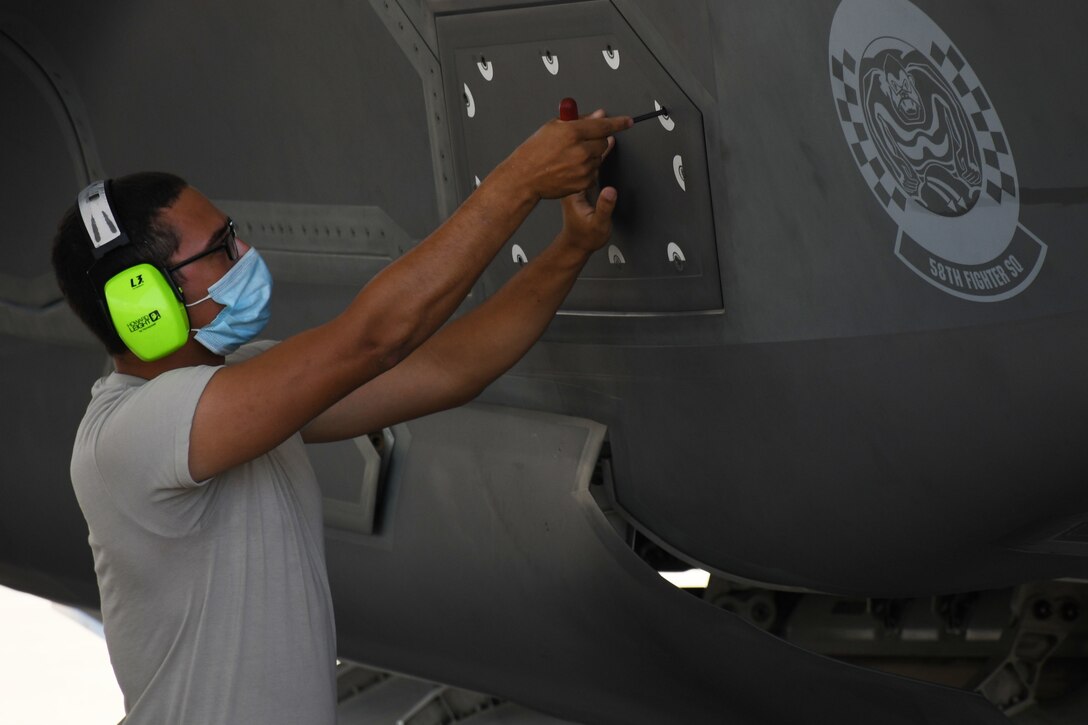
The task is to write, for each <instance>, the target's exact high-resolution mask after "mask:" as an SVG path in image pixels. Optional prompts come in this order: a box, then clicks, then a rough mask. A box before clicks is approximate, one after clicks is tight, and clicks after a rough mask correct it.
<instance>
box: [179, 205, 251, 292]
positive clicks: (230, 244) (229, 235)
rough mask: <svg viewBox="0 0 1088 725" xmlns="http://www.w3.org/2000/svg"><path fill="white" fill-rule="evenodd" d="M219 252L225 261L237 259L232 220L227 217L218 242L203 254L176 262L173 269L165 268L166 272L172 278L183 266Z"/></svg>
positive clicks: (236, 244) (236, 245)
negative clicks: (222, 252) (224, 254)
mask: <svg viewBox="0 0 1088 725" xmlns="http://www.w3.org/2000/svg"><path fill="white" fill-rule="evenodd" d="M220 250H223V251H226V253H227V259H229V260H230V261H232V262H233V261H234V260H236V259H238V235H237V233H236V232H235V230H234V220H233V219H231V218H230V217H227V226H226V228H225V229H223V231H222V232H221V233H220V235H219V241H218V242H216V243H215V244H213V245H211V246H210V247H208V248H207V249H205V250H204V251H203V252H200V253H199V254H194V255H193V256H191V257H189V258H188V259H185V260H182V261H181V262H178V263H177V264H175V265H174V266H173V267H167V269H166V271H167V273H168V274H169V275H170V277H171V278H173V276H174V272H177V271H178V270H179V269H181V268H182V267H184V266H185V265H187V264H192V263H193V262H195V261H197V260H198V259H203V258H204V257H207V256H208V255H209V254H215V253H216V252H218V251H220Z"/></svg>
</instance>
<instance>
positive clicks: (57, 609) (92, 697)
mask: <svg viewBox="0 0 1088 725" xmlns="http://www.w3.org/2000/svg"><path fill="white" fill-rule="evenodd" d="M124 714H125V711H124V704H123V701H122V699H121V691H120V690H119V689H118V687H117V681H116V680H115V679H114V677H113V669H112V668H111V667H110V660H109V655H108V654H107V653H106V641H105V640H104V639H103V638H102V634H101V626H100V625H99V624H98V623H97V622H96V621H94V620H93V619H92V618H90V617H88V616H87V615H85V614H83V613H82V612H80V611H78V610H75V609H71V608H68V607H64V606H61V605H59V604H54V603H52V602H50V601H48V600H46V599H40V598H38V597H35V596H32V595H30V594H23V593H22V592H17V591H15V590H13V589H8V588H5V587H0V725H54V724H56V725H60V724H61V723H64V725H73V724H75V725H84V724H86V725H99V724H101V725H116V723H117V722H118V721H119V720H120V719H121V718H122V717H123V716H124Z"/></svg>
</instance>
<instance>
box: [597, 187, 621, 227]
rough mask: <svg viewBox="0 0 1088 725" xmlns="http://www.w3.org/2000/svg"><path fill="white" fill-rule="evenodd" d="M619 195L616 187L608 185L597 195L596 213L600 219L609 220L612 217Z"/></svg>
mask: <svg viewBox="0 0 1088 725" xmlns="http://www.w3.org/2000/svg"><path fill="white" fill-rule="evenodd" d="M618 196H619V194H618V192H617V191H616V189H615V187H612V186H606V187H604V188H603V189H601V193H600V194H598V195H597V208H596V210H595V214H596V216H597V217H598V219H599V220H600V219H604V220H608V219H611V218H612V210H613V209H615V208H616V198H617V197H618Z"/></svg>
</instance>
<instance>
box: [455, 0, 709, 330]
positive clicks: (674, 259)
mask: <svg viewBox="0 0 1088 725" xmlns="http://www.w3.org/2000/svg"><path fill="white" fill-rule="evenodd" d="M436 24H437V28H438V38H439V48H440V52H441V57H442V68H443V82H444V85H445V92H446V100H447V106H448V109H447V114H448V117H449V119H450V122H451V124H450V125H451V128H452V135H453V139H452V144H453V153H454V167H455V169H456V173H457V175H458V179H457V185H458V191H459V194H460V197H461V199H462V200H463V199H465V198H467V197H468V195H469V194H471V193H472V191H473V190H474V189H475V188H476V186H478V185H479V183H480V180H481V179H484V178H485V177H486V176H487V174H488V173H489V172H490V171H491V170H492V169H494V168H495V166H496V165H498V164H499V163H500V162H501V161H502V160H503V159H504V158H505V157H506V156H507V155H508V154H509V153H510V152H511V151H512V150H513V149H514V148H516V147H517V145H518V144H520V143H521V142H522V141H523V140H524V139H525V138H527V137H528V136H529V135H530V134H532V133H533V132H534V131H535V130H536V129H537V128H539V127H540V125H541V124H543V123H544V122H546V121H547V120H548V119H550V118H554V117H556V116H557V115H558V108H559V102H560V100H561V99H563V98H564V97H572V98H574V99H575V100H576V101H577V102H578V105H579V109H580V111H581V112H582V113H583V114H584V113H589V112H591V111H592V110H594V109H596V108H604V109H606V110H607V111H608V112H609V113H610V114H615V115H619V114H623V115H631V116H637V115H640V114H644V113H648V112H652V111H654V110H657V109H660V108H664V109H665V110H666V111H667V115H666V116H662V117H658V118H651V119H649V120H646V121H643V122H641V123H639V124H638V125H636V126H635V127H634V128H632V129H630V130H628V131H626V132H624V133H623V134H621V135H620V136H619V138H618V144H617V147H616V149H615V151H614V152H613V153H612V155H611V156H610V157H609V159H608V160H607V162H606V164H605V166H604V167H603V168H602V171H601V178H602V185H608V184H610V185H613V186H615V187H616V188H617V189H618V190H619V205H618V207H617V210H616V214H615V216H614V224H613V235H612V239H611V240H610V243H609V244H608V245H606V247H605V248H604V249H602V250H601V251H600V252H598V253H597V254H595V255H594V256H593V258H592V259H591V260H590V262H589V263H588V264H587V266H586V268H585V270H583V272H582V275H581V277H580V278H579V280H578V282H577V284H576V285H575V287H574V289H573V291H572V292H571V294H570V295H569V297H568V298H567V301H566V303H565V304H564V307H563V311H564V312H567V313H604V314H621V315H625V314H676V313H691V312H703V311H717V310H720V309H721V307H722V294H721V278H720V274H719V271H718V259H717V247H716V242H715V231H714V219H713V211H712V205H711V189H710V183H709V176H708V172H707V152H706V140H705V136H704V130H703V115H704V109H702V108H700V107H699V106H698V105H697V104H696V103H695V102H693V100H692V99H691V98H690V97H689V95H688V94H685V93H684V91H683V90H681V88H680V87H679V86H678V85H677V83H676V82H675V81H674V79H673V77H672V76H671V75H670V73H669V72H668V70H667V69H666V68H664V67H663V66H662V64H661V63H660V62H659V61H658V60H657V58H656V57H655V56H654V54H653V53H652V52H651V51H650V50H649V49H648V48H647V47H646V44H644V43H643V41H642V40H641V39H640V38H639V37H638V36H637V35H636V34H635V32H634V31H633V30H632V28H631V27H630V26H629V25H628V24H627V22H626V21H625V20H624V19H623V17H622V16H621V15H620V14H619V12H618V11H617V10H616V9H615V7H614V6H613V5H612V4H611V3H610V2H607V0H593V1H591V2H576V3H569V4H561V5H547V6H542V7H523V8H515V9H504V10H493V11H487V10H485V11H479V12H473V13H465V14H458V15H439V16H438V17H437V18H436ZM561 226H562V215H561V212H560V206H559V204H558V202H546V203H543V204H541V205H540V206H539V207H538V208H537V210H536V211H534V212H533V214H532V215H531V216H530V217H529V219H528V220H527V221H526V222H525V224H524V225H522V227H521V229H519V230H518V232H517V233H516V234H515V235H514V237H513V238H512V239H511V241H510V243H509V244H508V245H507V246H506V248H505V249H504V251H503V252H502V253H501V254H500V255H499V257H498V258H497V259H496V260H495V262H494V263H493V264H492V265H491V267H490V268H489V269H488V270H487V271H486V272H485V274H484V276H483V279H482V287H483V293H484V295H485V296H486V295H489V294H491V293H493V292H494V291H495V290H497V289H498V288H499V287H500V286H501V285H502V284H503V283H504V282H506V280H508V279H510V278H511V277H512V276H513V275H514V274H515V273H516V272H517V271H518V269H519V268H520V267H521V266H522V265H524V264H526V263H527V262H528V261H529V260H531V259H532V258H533V257H534V256H535V255H536V254H538V253H539V252H540V251H541V250H542V249H543V248H544V247H545V246H547V244H548V243H549V242H550V241H551V240H552V239H553V238H554V236H555V235H556V233H557V232H558V231H559V229H560V228H561Z"/></svg>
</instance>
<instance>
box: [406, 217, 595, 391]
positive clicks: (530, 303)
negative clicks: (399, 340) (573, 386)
mask: <svg viewBox="0 0 1088 725" xmlns="http://www.w3.org/2000/svg"><path fill="white" fill-rule="evenodd" d="M588 259H589V252H587V251H585V250H583V249H580V248H578V247H576V246H574V245H572V244H569V243H567V242H566V240H565V239H564V238H563V234H560V236H559V237H557V238H556V241H555V242H553V243H552V244H551V245H549V246H548V247H547V248H546V249H545V250H544V251H543V252H541V254H540V255H539V256H537V257H536V258H535V259H533V260H532V261H531V262H530V263H529V264H528V265H526V266H525V267H524V268H523V269H522V270H521V271H520V272H518V274H517V275H515V276H514V277H513V278H512V279H511V280H510V281H509V282H507V283H506V284H505V285H503V287H502V289H500V290H499V291H498V292H497V293H495V294H494V295H492V296H491V297H490V298H489V299H488V300H487V301H486V302H484V303H483V304H482V305H480V306H479V307H478V308H476V309H475V310H473V311H472V312H470V313H469V314H467V315H465V316H464V317H462V318H460V319H458V320H455V321H454V322H452V323H450V324H449V325H447V326H446V327H445V328H444V329H443V330H442V331H440V332H439V333H438V334H436V335H435V336H434V337H433V338H432V339H431V340H430V341H428V342H427V343H426V351H427V355H428V357H430V358H431V359H433V360H435V361H436V362H438V363H439V364H441V365H442V367H443V370H444V372H446V373H447V374H448V375H449V376H450V378H451V379H452V380H454V381H455V383H454V384H455V385H456V386H457V388H458V389H459V395H458V397H461V398H464V399H471V398H473V397H475V396H476V395H478V394H479V393H480V391H482V390H483V389H484V388H485V387H487V385H488V384H490V383H491V382H492V381H493V380H495V378H497V377H499V376H500V375H502V374H503V373H504V372H506V371H507V370H508V369H509V368H510V367H512V366H513V365H514V363H516V362H517V361H518V360H520V359H521V357H522V356H523V355H525V353H526V352H528V350H529V348H530V347H532V346H533V344H534V343H535V342H536V341H537V340H539V339H540V336H541V335H542V334H544V330H546V329H547V327H548V324H549V323H550V322H551V320H552V319H553V318H554V316H555V313H556V311H557V310H558V309H559V305H560V304H562V302H563V300H564V299H565V298H566V296H567V294H568V293H569V292H570V289H571V287H572V286H573V285H574V282H575V280H576V279H577V278H578V274H579V272H580V271H581V270H582V267H584V266H585V263H586V261H587V260H588Z"/></svg>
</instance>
